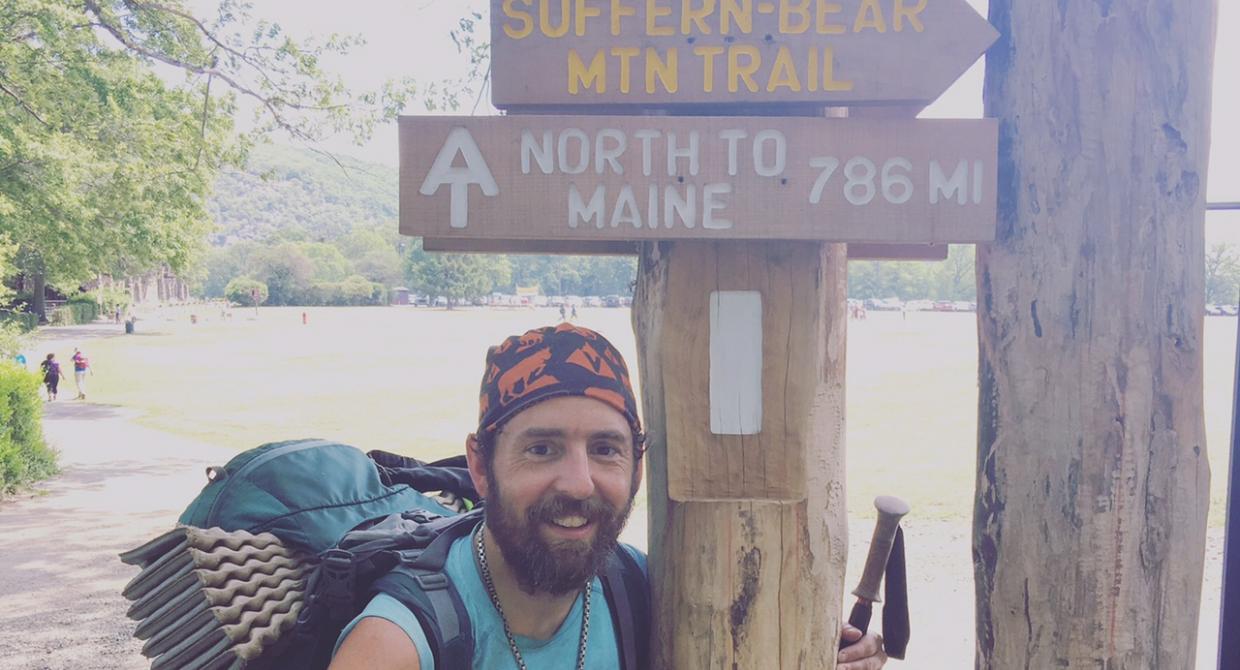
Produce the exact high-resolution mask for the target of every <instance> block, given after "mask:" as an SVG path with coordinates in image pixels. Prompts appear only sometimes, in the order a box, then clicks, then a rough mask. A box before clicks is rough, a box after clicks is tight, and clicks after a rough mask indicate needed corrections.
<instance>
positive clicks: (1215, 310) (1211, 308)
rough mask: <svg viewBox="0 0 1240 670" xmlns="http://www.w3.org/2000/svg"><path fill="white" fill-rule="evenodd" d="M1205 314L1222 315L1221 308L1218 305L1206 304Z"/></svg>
mask: <svg viewBox="0 0 1240 670" xmlns="http://www.w3.org/2000/svg"><path fill="white" fill-rule="evenodd" d="M1206 316H1223V308H1222V307H1219V306H1218V305H1206Z"/></svg>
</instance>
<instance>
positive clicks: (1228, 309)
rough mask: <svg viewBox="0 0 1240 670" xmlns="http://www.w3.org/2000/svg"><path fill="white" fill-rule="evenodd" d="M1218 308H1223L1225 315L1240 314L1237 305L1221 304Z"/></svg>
mask: <svg viewBox="0 0 1240 670" xmlns="http://www.w3.org/2000/svg"><path fill="white" fill-rule="evenodd" d="M1218 308H1219V309H1221V310H1223V316H1236V315H1237V314H1240V309H1236V306H1235V305H1219V307H1218Z"/></svg>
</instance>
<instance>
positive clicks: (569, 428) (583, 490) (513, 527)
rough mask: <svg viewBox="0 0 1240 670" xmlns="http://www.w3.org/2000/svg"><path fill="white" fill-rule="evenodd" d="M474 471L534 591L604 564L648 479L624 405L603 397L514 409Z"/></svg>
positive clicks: (582, 576) (586, 575) (557, 589)
mask: <svg viewBox="0 0 1240 670" xmlns="http://www.w3.org/2000/svg"><path fill="white" fill-rule="evenodd" d="M468 453H469V456H470V471H471V473H473V475H474V480H475V483H476V484H477V485H478V489H479V492H480V493H482V495H483V496H485V497H486V500H487V505H486V510H487V527H488V528H489V529H490V532H491V534H492V536H493V537H494V538H495V542H496V544H498V545H499V548H500V551H501V552H502V553H503V554H504V560H505V562H506V563H507V564H508V565H509V566H510V567H511V568H512V571H513V573H514V574H515V575H516V577H517V579H518V581H519V582H520V585H521V588H522V589H523V590H525V591H526V592H528V593H549V594H556V595H561V594H565V593H568V592H571V591H575V590H577V589H580V588H581V587H582V585H583V584H584V583H585V582H586V581H587V580H588V579H590V578H591V577H593V576H594V575H595V574H597V572H598V570H599V568H600V567H601V566H602V565H603V562H604V561H605V560H606V558H607V555H608V554H609V553H610V552H611V550H612V548H613V547H614V546H615V544H616V540H617V538H618V537H619V535H620V531H621V529H622V528H623V527H624V523H625V521H626V520H627V519H628V515H629V512H630V510H631V509H632V505H633V496H634V495H635V493H636V491H637V486H638V484H639V483H640V481H641V470H640V468H638V467H637V463H636V460H635V459H636V454H635V453H634V449H633V434H632V430H631V429H630V428H629V424H628V422H627V421H626V420H625V418H624V415H622V414H620V413H619V412H617V411H616V410H615V409H613V408H612V407H610V406H609V405H606V404H604V403H602V402H599V401H597V400H593V399H591V398H585V397H580V396H566V397H560V398H551V399H549V400H544V401H542V402H540V403H538V404H536V405H534V406H533V407H531V408H529V409H527V410H525V411H522V412H521V413H519V414H517V415H516V416H514V417H512V419H510V420H509V421H508V422H507V423H506V424H505V425H504V427H503V428H502V429H501V430H500V432H499V434H498V435H497V436H496V438H495V451H494V454H493V456H492V458H491V460H490V462H489V464H488V463H487V462H486V461H485V459H484V458H483V457H482V455H481V454H480V453H479V452H478V450H477V448H476V444H472V445H471V448H470V449H469V450H468Z"/></svg>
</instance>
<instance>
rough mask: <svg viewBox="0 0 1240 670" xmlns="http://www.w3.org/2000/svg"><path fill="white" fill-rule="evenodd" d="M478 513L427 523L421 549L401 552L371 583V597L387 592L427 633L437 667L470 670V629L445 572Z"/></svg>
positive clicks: (465, 614)
mask: <svg viewBox="0 0 1240 670" xmlns="http://www.w3.org/2000/svg"><path fill="white" fill-rule="evenodd" d="M481 521H482V510H481V509H479V510H475V511H472V512H470V513H468V514H462V515H460V516H455V517H448V518H445V519H440V520H437V521H433V522H431V524H429V525H430V526H431V527H432V528H431V530H432V531H433V532H435V533H436V537H435V539H434V540H433V541H432V542H431V543H430V544H429V545H428V546H427V547H426V548H425V549H421V550H414V551H409V552H401V560H400V564H399V565H397V566H396V567H395V568H393V569H392V570H391V571H390V572H388V573H387V574H385V575H384V576H382V577H380V578H379V579H377V580H375V583H374V586H373V587H372V589H371V591H372V594H377V593H386V594H387V595H389V596H392V597H393V598H396V599H397V600H399V601H400V602H401V603H402V604H404V605H405V606H406V607H408V608H409V610H410V611H411V612H413V614H414V616H415V617H417V619H418V623H419V624H421V625H422V630H423V631H424V632H425V633H426V638H427V642H428V643H429V645H430V648H431V653H432V654H433V655H434V657H435V667H437V668H469V667H471V666H472V663H473V651H474V638H473V627H472V626H471V625H470V622H469V613H468V612H467V611H466V610H465V604H464V602H462V601H461V596H460V593H458V592H457V590H456V586H455V585H453V584H452V580H451V579H449V578H448V575H447V574H446V573H445V572H444V564H445V563H446V562H447V560H448V551H449V550H450V549H451V548H452V544H453V543H454V542H455V541H456V540H458V539H460V538H462V537H465V536H467V535H469V534H470V533H471V532H473V530H474V528H476V527H477V526H478V523H479V522H481Z"/></svg>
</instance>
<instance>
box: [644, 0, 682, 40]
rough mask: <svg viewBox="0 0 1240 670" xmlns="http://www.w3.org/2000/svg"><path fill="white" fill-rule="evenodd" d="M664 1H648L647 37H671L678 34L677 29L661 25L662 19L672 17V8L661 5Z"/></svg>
mask: <svg viewBox="0 0 1240 670" xmlns="http://www.w3.org/2000/svg"><path fill="white" fill-rule="evenodd" d="M662 1H663V0H646V35H647V36H649V37H670V36H672V35H675V34H676V29H675V28H673V27H671V26H661V25H659V19H660V18H662V17H664V16H671V15H672V8H671V7H664V6H663V5H660V4H659V3H660V2H662Z"/></svg>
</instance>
